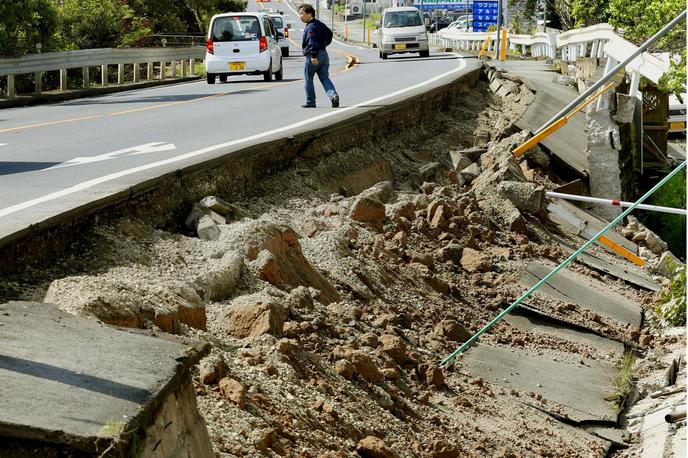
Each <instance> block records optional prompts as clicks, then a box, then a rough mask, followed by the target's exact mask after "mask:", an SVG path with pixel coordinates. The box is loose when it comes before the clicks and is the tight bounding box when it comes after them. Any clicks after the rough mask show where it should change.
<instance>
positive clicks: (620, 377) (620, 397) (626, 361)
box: [606, 351, 635, 413]
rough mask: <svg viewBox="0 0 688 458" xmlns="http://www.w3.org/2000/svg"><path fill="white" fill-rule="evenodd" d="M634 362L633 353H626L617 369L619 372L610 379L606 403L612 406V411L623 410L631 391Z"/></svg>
mask: <svg viewBox="0 0 688 458" xmlns="http://www.w3.org/2000/svg"><path fill="white" fill-rule="evenodd" d="M634 362H635V353H634V352H633V351H629V352H626V354H624V357H623V359H622V361H621V365H620V367H619V368H618V369H619V371H618V372H617V373H616V375H614V377H613V378H612V388H611V390H610V391H609V393H608V394H607V396H606V399H607V401H611V402H612V403H613V404H614V411H615V412H616V413H619V412H621V411H622V410H623V409H624V406H625V403H626V398H628V396H629V395H630V394H631V391H632V390H633V363H634Z"/></svg>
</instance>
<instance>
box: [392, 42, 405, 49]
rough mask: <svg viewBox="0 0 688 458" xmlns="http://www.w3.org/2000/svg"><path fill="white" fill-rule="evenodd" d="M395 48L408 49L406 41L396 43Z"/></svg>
mask: <svg viewBox="0 0 688 458" xmlns="http://www.w3.org/2000/svg"><path fill="white" fill-rule="evenodd" d="M394 49H397V50H399V49H406V44H405V43H401V44H397V45H394Z"/></svg>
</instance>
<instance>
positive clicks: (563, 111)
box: [533, 10, 686, 135]
mask: <svg viewBox="0 0 688 458" xmlns="http://www.w3.org/2000/svg"><path fill="white" fill-rule="evenodd" d="M685 19H686V10H683V11H682V12H681V13H680V14H679V15H678V16H676V17H675V18H674V19H673V20H672V21H671V22H669V23H668V24H667V25H665V26H664V27H662V29H661V30H660V31H659V32H657V33H656V34H654V35H653V36H652V37H650V38H649V39H648V40H647V41H646V42H645V43H643V44H642V45H641V46H640V47H639V48H638V49H637V50H636V51H635V52H633V54H631V55H630V56H629V57H628V58H627V59H626V60H624V61H623V62H620V63H619V64H617V65H616V66H615V67H614V68H612V69H611V70H610V71H609V72H605V75H604V76H603V77H602V78H600V80H599V81H597V82H596V83H595V84H593V85H592V86H590V87H589V88H588V89H587V90H586V91H585V92H584V93H582V94H581V95H579V96H578V97H577V98H576V99H575V100H574V101H573V102H571V103H569V104H568V105H566V106H565V107H564V108H562V109H561V111H559V113H557V114H556V115H554V116H553V117H552V119H550V120H549V121H547V122H546V123H545V124H543V125H542V126H541V127H540V128H539V129H538V130H536V131H535V132H533V134H534V135H537V134H539V133H540V132H542V131H543V130H545V129H546V128H547V127H549V125H550V124H552V123H554V122H555V121H557V120H558V119H559V118H561V117H562V116H564V115H566V114H567V113H568V112H569V111H571V110H572V109H573V108H574V107H575V106H576V105H578V104H579V103H580V102H581V100H585V99H586V98H587V97H589V96H590V95H592V94H593V93H594V92H595V91H596V90H597V89H598V88H599V87H600V86H602V85H603V84H604V83H606V82H607V81H609V80H610V79H611V77H612V76H614V75H615V74H616V73H617V72H618V71H619V70H621V69H622V68H624V67H625V66H626V65H627V64H628V63H630V62H631V61H633V59H635V58H636V57H638V56H639V55H641V54H642V53H643V52H645V51H646V50H647V48H649V47H650V46H652V45H653V44H654V43H655V42H656V41H657V40H659V39H660V38H661V37H662V36H664V35H665V34H666V33H667V32H668V31H669V30H671V29H672V28H673V27H674V26H675V25H676V24H678V23H679V22H681V21H685ZM562 53H563V51H562ZM562 59H563V56H562Z"/></svg>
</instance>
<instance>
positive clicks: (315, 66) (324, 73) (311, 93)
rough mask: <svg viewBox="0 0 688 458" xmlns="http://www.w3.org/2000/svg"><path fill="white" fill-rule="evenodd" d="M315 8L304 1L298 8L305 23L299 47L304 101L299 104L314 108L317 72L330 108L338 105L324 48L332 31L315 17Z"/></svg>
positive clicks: (330, 38)
mask: <svg viewBox="0 0 688 458" xmlns="http://www.w3.org/2000/svg"><path fill="white" fill-rule="evenodd" d="M314 16H315V9H314V8H313V6H312V5H309V4H307V3H304V4H303V5H301V7H300V8H299V17H300V18H301V21H303V22H304V23H305V24H306V27H305V29H304V31H303V41H302V43H301V48H302V49H303V55H304V56H305V57H306V64H305V68H304V80H305V83H306V103H304V104H303V105H301V106H302V107H303V108H315V88H314V87H313V77H314V76H315V74H316V73H317V74H318V78H319V79H320V82H321V83H322V85H323V88H324V89H325V93H326V94H327V97H329V98H330V102H332V108H337V107H338V106H339V95H338V94H337V90H336V89H335V88H334V84H332V80H330V75H329V70H330V58H329V56H328V55H327V51H326V50H325V48H326V47H327V45H329V44H330V43H331V42H332V31H331V30H330V29H329V28H328V27H327V26H326V25H325V24H323V23H322V22H320V21H318V20H317V19H315V17H314Z"/></svg>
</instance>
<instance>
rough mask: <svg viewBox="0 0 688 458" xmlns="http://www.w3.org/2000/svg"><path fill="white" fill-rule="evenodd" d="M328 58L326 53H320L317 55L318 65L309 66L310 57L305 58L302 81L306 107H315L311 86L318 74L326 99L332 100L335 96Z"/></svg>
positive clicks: (313, 91)
mask: <svg viewBox="0 0 688 458" xmlns="http://www.w3.org/2000/svg"><path fill="white" fill-rule="evenodd" d="M329 71H330V57H329V56H328V55H327V51H320V52H319V53H318V65H313V64H311V58H310V56H308V57H306V65H305V68H304V72H303V73H304V81H305V82H306V103H307V104H308V105H315V87H314V86H313V77H314V76H315V74H316V73H317V74H318V78H319V79H320V82H321V83H322V85H323V88H324V89H325V93H326V94H327V97H329V98H330V100H331V99H332V97H334V96H335V95H337V90H336V89H335V88H334V84H332V80H330V74H329Z"/></svg>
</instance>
